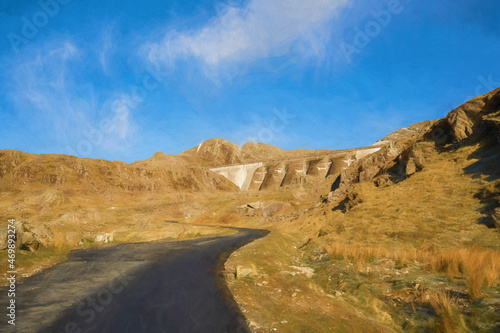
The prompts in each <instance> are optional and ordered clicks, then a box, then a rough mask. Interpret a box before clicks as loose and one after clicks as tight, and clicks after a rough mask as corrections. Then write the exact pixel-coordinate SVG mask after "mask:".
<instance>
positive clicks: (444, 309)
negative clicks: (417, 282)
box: [421, 292, 468, 333]
mask: <svg viewBox="0 0 500 333" xmlns="http://www.w3.org/2000/svg"><path fill="white" fill-rule="evenodd" d="M421 303H423V304H429V305H430V306H431V307H432V308H433V309H434V311H435V312H436V314H437V320H436V322H435V324H434V326H435V329H436V332H442V333H454V332H468V329H467V326H466V324H465V321H464V318H463V317H462V315H461V314H460V312H459V310H458V306H457V303H456V299H454V298H453V297H451V296H450V294H449V293H446V292H436V293H427V294H425V295H424V296H423V297H422V299H421Z"/></svg>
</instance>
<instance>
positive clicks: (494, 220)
mask: <svg viewBox="0 0 500 333" xmlns="http://www.w3.org/2000/svg"><path fill="white" fill-rule="evenodd" d="M474 143H480V144H481V149H480V150H479V151H477V152H476V153H475V154H476V155H478V156H480V157H481V161H480V162H478V163H477V164H476V165H474V166H473V167H471V168H469V169H468V170H466V171H467V172H469V173H474V172H477V173H484V174H489V175H490V177H491V178H492V179H498V178H499V177H500V88H498V89H495V90H493V91H491V92H489V93H487V94H485V95H482V96H479V97H476V98H474V99H472V100H470V101H468V102H467V103H465V104H463V105H461V106H459V107H458V108H456V109H454V110H452V111H451V112H450V113H449V114H448V115H447V116H446V117H445V118H442V119H438V120H435V121H427V122H421V123H417V124H414V125H412V126H410V127H409V128H408V129H401V130H398V131H396V132H394V133H392V134H390V135H389V136H387V137H386V138H384V139H382V140H381V141H379V142H377V144H380V145H382V147H383V148H382V149H381V150H379V151H378V152H376V153H374V154H372V155H370V156H367V157H365V158H363V159H361V160H359V161H356V162H355V163H353V164H352V165H350V166H349V167H348V168H347V169H346V170H344V171H343V172H342V174H341V175H339V176H338V177H337V179H336V180H335V182H334V183H333V185H332V192H330V194H329V200H330V201H331V202H337V203H339V207H341V208H342V209H344V210H345V209H348V208H349V207H351V206H352V205H355V204H356V202H357V200H356V197H357V194H356V191H355V184H357V183H360V182H364V181H372V182H373V183H374V184H375V185H376V186H379V187H384V186H389V185H390V184H392V183H397V182H399V181H402V180H404V179H406V178H408V177H410V176H411V175H412V174H414V173H416V172H419V171H421V170H422V169H424V168H425V165H426V160H427V159H428V157H429V155H431V154H432V153H433V152H436V151H452V150H457V149H458V148H459V147H461V146H465V145H471V144H474ZM499 189H500V181H498V180H497V181H496V182H494V183H493V184H492V185H490V186H488V187H487V188H485V189H484V190H483V191H481V193H478V194H477V195H478V196H479V197H481V198H482V199H483V200H485V201H488V202H489V203H490V206H491V207H490V213H491V220H490V222H489V224H490V225H494V224H496V225H497V226H498V227H500V224H499V223H498V221H500V208H498V207H500V191H499ZM358 201H359V200H358Z"/></svg>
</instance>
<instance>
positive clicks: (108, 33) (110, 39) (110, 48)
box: [96, 26, 116, 74]
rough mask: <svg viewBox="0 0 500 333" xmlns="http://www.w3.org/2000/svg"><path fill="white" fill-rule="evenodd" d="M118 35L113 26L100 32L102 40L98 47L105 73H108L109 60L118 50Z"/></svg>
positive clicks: (97, 50) (99, 57)
mask: <svg viewBox="0 0 500 333" xmlns="http://www.w3.org/2000/svg"><path fill="white" fill-rule="evenodd" d="M115 40H116V36H115V34H114V30H113V27H112V26H107V27H105V28H103V29H102V30H101V32H100V40H99V41H98V47H97V49H96V52H97V56H98V59H99V63H100V65H101V68H102V70H103V72H104V73H105V74H108V69H109V62H110V59H112V57H113V55H114V52H115V51H116V45H115Z"/></svg>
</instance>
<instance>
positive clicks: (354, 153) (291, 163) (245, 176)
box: [210, 147, 380, 191]
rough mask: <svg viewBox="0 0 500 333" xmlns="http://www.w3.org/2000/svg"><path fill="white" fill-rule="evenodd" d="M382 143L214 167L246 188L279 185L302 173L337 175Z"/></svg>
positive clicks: (318, 175) (270, 187) (374, 150)
mask: <svg viewBox="0 0 500 333" xmlns="http://www.w3.org/2000/svg"><path fill="white" fill-rule="evenodd" d="M379 149H380V147H370V148H360V149H353V150H344V151H335V152H332V153H328V154H325V155H316V156H309V157H301V158H294V159H287V160H276V161H267V162H258V163H250V164H238V165H228V166H224V167H218V168H213V169H210V170H211V171H213V172H215V173H217V174H219V175H222V176H224V177H226V178H227V179H229V180H230V181H231V182H233V183H234V184H235V185H236V186H238V187H239V188H240V189H241V190H242V191H248V190H254V191H260V190H266V189H276V188H279V187H282V186H287V185H291V184H293V183H294V182H297V181H300V179H301V177H305V176H309V177H312V178H326V177H328V176H332V175H333V176H337V175H339V174H340V173H341V172H342V171H343V170H344V169H345V168H347V167H348V166H349V165H351V163H353V162H354V161H357V160H359V159H361V158H363V157H365V156H367V155H370V154H372V153H374V152H376V151H378V150H379Z"/></svg>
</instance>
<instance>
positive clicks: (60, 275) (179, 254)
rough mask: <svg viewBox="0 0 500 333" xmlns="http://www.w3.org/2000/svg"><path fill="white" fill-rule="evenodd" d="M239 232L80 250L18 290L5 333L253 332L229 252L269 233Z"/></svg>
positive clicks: (1, 326)
mask: <svg viewBox="0 0 500 333" xmlns="http://www.w3.org/2000/svg"><path fill="white" fill-rule="evenodd" d="M237 230H238V231H239V232H238V233H236V234H233V235H228V236H220V237H212V238H200V239H194V240H187V241H182V242H174V241H160V242H152V243H138V244H119V245H114V246H111V247H107V248H101V249H88V250H78V251H76V252H74V253H72V255H71V256H70V257H69V258H68V260H67V261H65V262H63V263H61V264H58V265H56V266H54V267H52V268H50V269H48V270H46V271H44V272H42V273H40V274H37V275H35V276H33V277H31V278H29V279H27V280H26V281H25V282H24V283H23V284H22V285H19V286H18V290H17V292H16V296H17V306H18V308H17V317H16V326H15V327H13V326H11V325H6V319H5V318H4V319H3V320H2V321H3V322H2V323H0V332H22V333H29V332H46V333H48V332H57V333H59V332H68V333H69V332H71V333H84V332H111V333H114V332H116V333H129V332H130V333H141V332H152V333H153V332H168V333H177V332H180V333H182V332H203V333H218V332H220V333H224V332H227V333H230V332H248V327H247V326H246V323H245V320H244V317H243V316H242V314H241V313H240V311H239V308H238V306H237V304H236V302H235V301H234V299H233V297H232V295H231V293H230V292H229V289H228V288H227V286H226V284H225V282H224V279H223V274H222V270H223V265H224V262H225V261H226V259H227V258H228V256H229V255H230V254H231V252H233V251H234V250H236V249H237V248H239V247H241V246H243V245H245V244H247V243H249V242H251V241H253V240H254V239H257V238H260V237H263V236H265V235H267V233H268V231H265V230H252V229H237ZM0 293H1V294H2V295H3V294H4V293H6V291H5V290H4V289H2V290H0ZM1 303H2V304H1V306H2V308H4V309H5V307H4V303H5V302H4V301H2V302H1Z"/></svg>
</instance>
